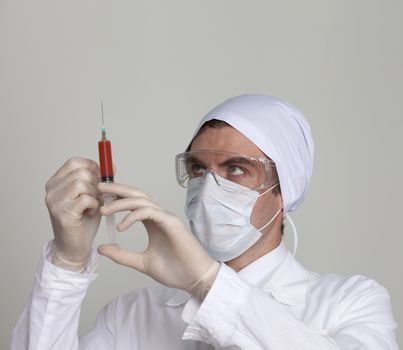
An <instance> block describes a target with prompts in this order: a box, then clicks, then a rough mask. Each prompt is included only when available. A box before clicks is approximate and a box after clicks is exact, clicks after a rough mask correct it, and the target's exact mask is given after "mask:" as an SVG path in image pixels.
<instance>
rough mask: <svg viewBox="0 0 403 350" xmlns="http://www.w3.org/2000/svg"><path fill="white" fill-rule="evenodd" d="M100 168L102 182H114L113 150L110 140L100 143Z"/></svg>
mask: <svg viewBox="0 0 403 350" xmlns="http://www.w3.org/2000/svg"><path fill="white" fill-rule="evenodd" d="M98 151H99V167H100V170H101V181H102V182H113V162H112V148H111V142H110V141H109V140H101V141H99V142H98Z"/></svg>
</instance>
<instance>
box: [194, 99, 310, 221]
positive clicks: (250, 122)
mask: <svg viewBox="0 0 403 350" xmlns="http://www.w3.org/2000/svg"><path fill="white" fill-rule="evenodd" d="M211 119H218V120H222V121H225V122H227V123H228V124H230V125H231V126H232V127H233V128H235V129H236V130H238V131H239V132H241V133H242V134H243V135H245V136H246V137H247V138H248V139H249V140H251V141H252V142H253V143H254V144H255V145H256V146H257V147H259V148H260V150H262V151H263V152H264V153H265V154H266V155H267V156H268V157H270V158H271V159H272V160H273V161H274V162H275V163H276V168H277V173H278V176H279V181H280V187H281V193H282V197H283V203H284V212H283V215H284V216H286V215H287V213H288V212H291V211H294V210H296V209H297V208H298V206H299V205H300V204H301V203H302V201H303V200H304V198H305V195H306V193H307V191H308V186H309V180H310V178H311V175H312V168H313V153H314V146H313V140H312V136H311V130H310V127H309V124H308V122H307V121H306V120H305V118H304V116H303V115H302V113H301V112H300V111H298V110H297V109H296V108H295V107H294V106H292V105H291V104H289V103H287V102H284V101H280V100H278V99H276V98H274V97H270V96H265V95H241V96H236V97H233V98H230V99H228V100H226V101H225V102H223V103H222V104H220V105H218V106H217V107H215V108H214V109H213V110H212V111H210V112H209V113H207V115H206V116H204V117H203V119H202V120H201V121H200V124H199V126H198V127H197V129H196V132H195V133H197V131H198V130H199V129H200V127H201V126H202V125H203V124H204V123H205V122H207V121H209V120H211Z"/></svg>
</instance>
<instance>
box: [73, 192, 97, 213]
mask: <svg viewBox="0 0 403 350" xmlns="http://www.w3.org/2000/svg"><path fill="white" fill-rule="evenodd" d="M99 206H100V203H99V201H98V200H97V199H95V198H94V197H92V196H89V195H87V194H82V195H80V196H79V197H78V198H77V199H76V200H74V201H73V202H72V206H71V208H70V213H71V214H75V215H76V216H80V215H82V214H83V212H84V211H85V210H89V214H90V215H93V213H94V211H97V209H98V208H99Z"/></svg>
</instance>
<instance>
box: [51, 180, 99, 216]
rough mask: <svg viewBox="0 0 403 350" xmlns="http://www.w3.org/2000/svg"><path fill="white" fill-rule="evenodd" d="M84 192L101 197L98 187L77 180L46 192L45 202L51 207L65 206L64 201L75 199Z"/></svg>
mask: <svg viewBox="0 0 403 350" xmlns="http://www.w3.org/2000/svg"><path fill="white" fill-rule="evenodd" d="M82 194H87V195H89V196H92V197H94V198H97V199H98V198H99V192H98V191H97V188H96V187H95V186H93V185H92V184H90V183H89V182H82V181H80V180H76V181H74V182H73V183H71V184H70V185H68V186H67V187H66V186H64V185H60V186H59V187H58V188H54V189H52V190H51V191H49V192H47V193H46V196H45V202H46V205H47V207H48V208H49V209H51V208H53V207H55V206H56V207H63V206H64V204H63V203H64V202H70V201H74V200H75V199H76V198H78V197H79V196H80V195H82Z"/></svg>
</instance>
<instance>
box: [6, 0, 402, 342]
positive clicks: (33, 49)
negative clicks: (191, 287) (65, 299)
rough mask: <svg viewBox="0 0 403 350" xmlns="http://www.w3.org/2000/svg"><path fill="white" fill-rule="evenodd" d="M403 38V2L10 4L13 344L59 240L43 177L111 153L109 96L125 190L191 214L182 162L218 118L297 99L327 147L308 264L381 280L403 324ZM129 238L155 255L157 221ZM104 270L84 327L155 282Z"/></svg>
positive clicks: (314, 197)
mask: <svg viewBox="0 0 403 350" xmlns="http://www.w3.org/2000/svg"><path fill="white" fill-rule="evenodd" d="M402 34H403V5H402V2H401V1H388V0H385V1H371V0H356V1H351V0H342V1H336V0H334V1H329V0H328V1H325V0H317V1H313V0H309V1H299V0H295V1H254V0H248V1H235V0H215V1H212V0H203V1H189V0H183V1H177V0H174V1H163V0H160V1H150V0H147V1H146V0H143V1H133V0H126V1H124V0H120V1H101V0H97V1H95V0H92V1H87V0H85V1H83V0H79V1H78V0H69V1H55V0H48V1H44V0H38V1H31V0H25V1H21V0H1V1H0V99H1V100H0V116H1V140H0V152H1V163H2V165H1V170H2V173H1V178H2V181H1V184H0V190H1V210H0V215H1V218H0V219H1V224H2V253H1V254H0V269H1V277H2V282H1V291H0V300H1V301H0V303H1V304H0V307H1V309H0V310H1V319H0V338H1V344H0V347H1V348H2V349H5V348H7V347H8V344H9V341H10V333H11V330H12V327H13V325H14V324H15V322H16V321H17V318H18V317H19V315H20V313H21V311H22V309H23V306H24V303H25V301H26V300H27V298H28V296H29V293H30V289H31V286H32V282H33V274H34V270H35V266H36V263H37V261H38V258H39V256H40V254H41V249H42V246H43V244H44V243H45V242H46V241H47V240H48V239H50V238H51V236H52V233H51V226H50V222H49V219H48V215H47V211H46V207H45V204H44V184H45V182H46V181H47V179H48V178H49V177H50V176H51V175H52V174H53V173H54V172H55V171H56V169H57V168H58V167H60V166H61V165H62V163H63V162H64V161H65V160H66V159H67V158H69V157H71V156H81V157H89V158H92V159H97V144H96V143H97V141H98V139H99V136H100V108H99V102H100V100H103V101H104V105H105V116H106V123H107V129H108V132H109V135H110V138H111V140H112V141H113V151H114V161H115V163H116V164H117V168H118V173H117V181H118V182H121V183H125V184H129V185H132V186H136V187H139V188H142V189H144V190H145V191H146V192H148V193H149V194H150V195H151V196H152V197H154V199H155V200H156V201H157V202H159V203H160V204H161V205H162V206H164V207H166V208H168V209H169V210H171V211H173V212H175V213H177V214H178V215H180V216H181V217H183V214H182V213H183V201H184V196H185V193H184V191H183V190H181V189H180V188H179V187H178V186H177V185H176V182H175V177H174V163H173V159H174V155H175V154H176V153H179V152H181V151H183V149H184V148H185V146H186V145H187V142H188V141H189V139H190V136H191V134H192V133H193V130H194V128H195V126H196V124H197V122H198V120H199V118H200V117H201V116H202V115H203V114H204V113H206V112H207V111H208V110H209V109H210V108H212V107H213V106H215V105H216V104H218V103H220V102H222V101H223V100H224V99H226V98H227V97H230V96H233V95H237V94H241V93H244V92H261V93H266V94H272V95H275V96H278V97H281V98H283V99H286V100H288V101H290V102H291V103H293V104H295V105H296V106H297V107H299V108H300V109H301V110H302V111H303V112H304V114H305V115H306V117H307V119H308V120H309V122H310V123H311V126H312V130H313V135H314V139H315V143H316V163H315V170H314V176H313V179H312V185H311V190H310V193H309V195H308V198H307V199H306V202H305V203H304V204H303V206H302V207H301V208H300V209H299V210H298V212H297V213H295V214H294V219H295V222H296V224H297V227H298V229H299V232H300V247H299V251H298V254H297V256H298V258H299V259H300V260H301V261H302V263H303V264H304V265H305V266H307V267H308V268H310V269H313V270H316V271H319V272H329V271H331V272H335V273H340V274H355V273H360V274H365V275H367V276H370V277H373V278H374V279H376V280H377V281H379V282H380V283H381V284H383V285H385V286H386V287H387V288H388V290H389V292H390V295H391V298H392V303H393V308H394V313H395V317H396V320H397V322H398V323H402V322H403V302H402V299H401V295H402V284H403V283H402V266H403V258H402V253H401V250H402V233H403V232H402V224H401V220H400V219H401V209H402V205H401V198H402V196H403V191H402V180H403V166H402V155H401V153H402V149H403V141H402V140H403V138H402V136H401V135H402V132H403V127H402V126H403V125H402V123H403V122H402V104H403V96H402V95H403V86H402V84H403V83H402V82H403V39H402ZM288 236H291V234H290V233H288ZM105 241H106V233H105V229H104V226H103V225H102V227H101V230H100V234H99V235H98V237H97V243H100V242H105ZM120 242H121V244H122V245H124V246H126V247H129V248H132V249H142V248H144V246H145V244H146V236H145V234H144V230H143V228H142V227H140V225H139V226H136V227H134V228H132V229H131V230H129V231H128V233H123V234H121V238H120ZM98 271H99V273H100V276H99V277H98V279H97V280H96V281H95V282H94V284H93V285H92V287H91V288H90V290H89V292H88V296H87V298H86V300H85V303H84V305H83V309H82V322H81V329H80V332H86V331H88V330H89V329H90V327H91V326H92V324H93V322H94V320H95V315H96V312H97V311H98V310H99V309H100V308H101V307H102V305H104V304H105V303H106V302H108V301H109V300H111V299H112V298H114V297H115V296H118V295H120V294H121V293H124V292H126V291H129V290H131V289H133V288H137V287H143V286H148V285H151V284H153V282H152V281H151V280H150V279H148V278H146V277H144V276H142V275H141V274H139V273H137V272H136V271H133V270H130V269H128V268H123V267H120V266H117V265H115V264H114V263H112V262H111V261H108V260H106V259H102V260H101V263H100V267H99V269H98ZM398 336H399V339H400V343H401V344H402V343H403V341H402V340H403V338H402V336H403V333H402V331H401V330H399V331H398Z"/></svg>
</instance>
